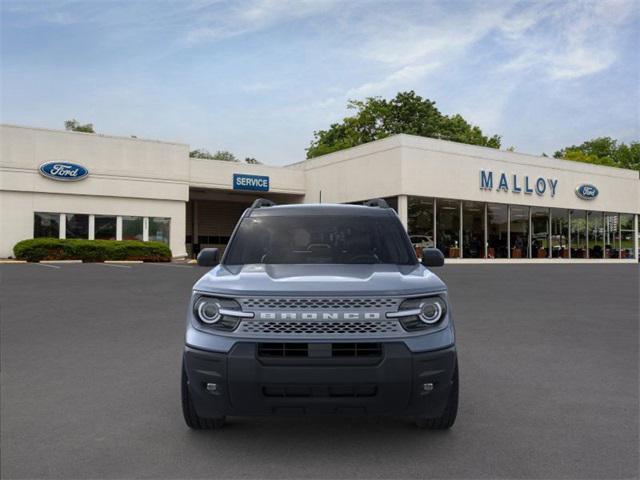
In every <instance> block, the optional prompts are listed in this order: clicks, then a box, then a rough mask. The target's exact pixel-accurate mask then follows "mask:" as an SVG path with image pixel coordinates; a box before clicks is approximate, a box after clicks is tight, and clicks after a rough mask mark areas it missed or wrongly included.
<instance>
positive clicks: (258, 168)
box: [0, 125, 640, 263]
mask: <svg viewBox="0 0 640 480" xmlns="http://www.w3.org/2000/svg"><path fill="white" fill-rule="evenodd" d="M260 197H263V198H269V199H271V200H273V201H275V202H276V203H301V202H306V203H319V202H320V203H358V202H362V201H365V200H368V199H372V198H385V199H386V200H387V202H388V203H389V204H390V205H391V206H392V207H393V208H395V209H396V211H397V212H398V214H399V216H400V219H401V220H402V222H403V224H404V225H405V226H406V227H407V229H408V231H409V234H410V235H411V237H412V241H413V242H414V244H416V246H417V247H418V248H423V247H429V246H436V247H437V248H439V249H440V250H442V252H443V253H444V255H445V257H448V258H450V259H452V260H453V259H455V261H460V262H464V261H468V260H470V259H474V260H478V261H486V262H494V263H500V262H524V261H528V262H545V261H547V262H576V261H580V262H605V261H606V262H637V261H638V260H637V256H638V214H640V179H639V174H638V172H637V171H633V170H624V169H618V168H610V167H603V166H597V165H589V164H583V163H577V162H570V161H565V160H559V159H555V158H547V157H537V156H532V155H524V154H519V153H514V152H506V151H501V150H495V149H489V148H484V147H477V146H472V145H464V144H458V143H453V142H447V141H442V140H435V139H429V138H422V137H416V136H411V135H395V136H392V137H389V138H386V139H383V140H379V141H376V142H372V143H369V144H365V145H361V146H358V147H354V148H350V149H346V150H342V151H340V152H336V153H333V154H329V155H324V156H322V157H317V158H313V159H310V160H306V161H303V162H299V163H295V164H293V165H289V166H285V167H271V166H265V165H246V164H241V163H235V162H223V161H214V160H204V159H194V158H190V157H189V146H188V145H185V144H179V143H171V142H160V141H153V140H142V139H136V138H126V137H112V136H106V135H97V134H85V133H76V132H65V131H55V130H46V129H38V128H27V127H20V126H13V125H2V126H0V258H6V257H11V256H12V255H13V251H12V249H13V246H14V245H15V244H16V243H17V242H18V241H20V240H24V239H27V238H34V237H41V236H45V237H57V238H87V239H97V238H102V239H113V240H125V239H138V240H143V241H148V240H155V241H162V242H165V243H167V244H168V245H169V246H170V247H171V250H172V253H173V255H174V256H175V257H184V256H190V255H193V254H194V253H197V252H198V251H199V250H200V249H202V248H204V247H208V246H218V247H222V248H224V246H225V245H226V243H227V242H228V240H229V237H230V235H231V233H232V230H233V227H234V225H235V223H236V221H237V220H238V218H239V216H240V215H241V213H242V212H243V211H244V209H245V208H247V207H248V206H249V205H250V204H251V203H252V202H253V200H255V199H256V198H260Z"/></svg>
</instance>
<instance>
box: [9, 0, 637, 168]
mask: <svg viewBox="0 0 640 480" xmlns="http://www.w3.org/2000/svg"><path fill="white" fill-rule="evenodd" d="M0 40H1V52H2V56H1V64H0V74H1V77H0V81H1V85H0V91H1V94H2V95H1V110H0V114H1V118H0V120H1V121H2V123H11V124H18V125H26V126H36V127H45V128H54V129H63V128H64V121H65V120H68V119H71V118H76V119H77V120H78V121H80V122H82V123H89V122H90V123H93V124H94V126H95V129H96V131H97V132H98V133H103V134H109V135H124V136H130V135H135V136H137V137H140V138H151V139H159V140H167V141H177V142H184V143H188V144H189V145H190V146H191V148H192V149H195V148H205V149H208V150H210V151H216V150H229V151H231V152H233V153H234V154H235V155H236V156H237V157H239V158H245V157H255V158H257V159H258V160H260V161H262V162H263V163H267V164H272V165H284V164H288V163H293V162H297V161H300V160H303V159H304V158H305V148H306V147H308V145H309V143H310V142H311V140H312V139H313V132H314V131H316V130H321V129H326V128H327V127H329V125H330V124H331V123H334V122H339V121H340V120H341V119H342V118H344V117H345V116H346V115H349V114H350V112H351V111H350V110H348V109H347V108H346V107H347V101H348V100H349V99H363V98H365V97H370V96H382V97H385V98H391V97H393V96H395V94H396V93H397V92H399V91H405V90H415V91H416V93H417V94H418V95H421V96H422V97H425V98H428V99H430V100H433V101H435V102H436V105H437V107H438V108H439V109H440V111H441V112H442V113H443V114H447V115H452V114H456V113H459V114H461V115H462V116H463V117H465V118H466V119H467V120H468V121H469V122H471V123H473V124H475V125H478V126H480V127H481V128H482V130H483V131H484V133H485V134H487V135H493V134H498V135H501V136H502V145H503V148H507V147H511V146H513V147H515V149H516V151H519V152H524V153H531V154H541V153H542V152H546V153H548V154H552V153H553V152H554V151H556V150H558V149H560V148H562V147H564V146H568V145H573V144H579V143H582V142H583V141H584V140H587V139H590V138H594V137H597V136H611V137H613V138H616V139H618V140H621V141H625V142H629V141H632V140H640V1H637V0H628V1H627V0H619V1H617V0H616V1H608V0H600V1H585V2H583V1H571V2H570V1H543V0H540V1H536V0H528V1H523V2H517V1H514V2H511V1H505V0H501V1H455V0H453V1H440V2H435V1H433V2H432V1H420V2H408V1H402V2H383V1H358V0H355V1H349V2H338V1H331V0H325V1H323V0H313V1H309V0H297V1H296V0H247V1H235V2H224V1H207V0H197V1H164V0H144V1H135V0H134V1H131V0H129V1H117V0H110V1H100V0H93V1H72V0H56V1H36V0H20V1H14V0H0Z"/></svg>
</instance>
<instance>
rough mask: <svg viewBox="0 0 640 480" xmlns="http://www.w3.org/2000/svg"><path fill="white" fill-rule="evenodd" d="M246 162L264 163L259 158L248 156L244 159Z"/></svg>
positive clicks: (250, 163)
mask: <svg viewBox="0 0 640 480" xmlns="http://www.w3.org/2000/svg"><path fill="white" fill-rule="evenodd" d="M244 163H248V164H249V165H262V162H261V161H259V160H256V159H255V158H253V157H246V158H245V159H244Z"/></svg>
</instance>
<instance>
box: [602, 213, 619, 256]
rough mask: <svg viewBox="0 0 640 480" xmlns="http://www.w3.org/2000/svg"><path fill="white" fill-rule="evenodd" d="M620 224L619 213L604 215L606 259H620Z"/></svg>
mask: <svg viewBox="0 0 640 480" xmlns="http://www.w3.org/2000/svg"><path fill="white" fill-rule="evenodd" d="M619 229H620V222H619V217H618V214H617V213H605V214H604V229H603V233H604V258H620V230H619Z"/></svg>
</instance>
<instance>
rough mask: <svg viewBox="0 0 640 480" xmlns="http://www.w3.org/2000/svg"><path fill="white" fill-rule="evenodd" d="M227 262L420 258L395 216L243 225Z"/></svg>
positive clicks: (410, 261)
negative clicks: (417, 256)
mask: <svg viewBox="0 0 640 480" xmlns="http://www.w3.org/2000/svg"><path fill="white" fill-rule="evenodd" d="M224 263H225V265H243V264H249V263H264V264H296V263H324V264H330V263H331V264H374V263H387V264H394V265H414V264H416V263H417V259H416V256H415V253H414V252H413V250H412V249H411V247H410V244H409V241H408V240H407V234H406V233H405V231H404V229H403V228H402V225H401V224H400V221H399V220H398V219H397V218H395V217H392V216H382V215H366V216H365V215H362V216H355V215H353V216H352V215H335V216H329V215H327V216H324V215H323V216H317V215H313V216H276V215H273V216H271V215H267V216H262V217H256V218H245V219H243V220H242V222H241V223H240V226H239V227H238V230H237V231H236V233H235V235H234V236H233V239H232V241H231V244H230V245H229V247H228V248H227V252H226V253H225V258H224Z"/></svg>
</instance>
